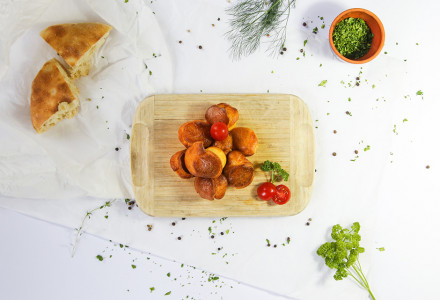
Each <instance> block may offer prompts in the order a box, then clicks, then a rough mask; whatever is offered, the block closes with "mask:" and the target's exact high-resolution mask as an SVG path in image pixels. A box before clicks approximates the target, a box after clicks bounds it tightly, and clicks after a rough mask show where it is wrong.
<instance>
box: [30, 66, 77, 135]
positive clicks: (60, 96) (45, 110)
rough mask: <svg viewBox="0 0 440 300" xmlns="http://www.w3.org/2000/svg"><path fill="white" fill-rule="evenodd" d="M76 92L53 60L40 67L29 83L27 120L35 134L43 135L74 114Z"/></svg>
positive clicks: (75, 88) (74, 87)
mask: <svg viewBox="0 0 440 300" xmlns="http://www.w3.org/2000/svg"><path fill="white" fill-rule="evenodd" d="M78 95H79V90H78V88H77V87H76V86H75V85H74V84H73V83H72V80H71V79H70V78H69V76H68V75H67V73H66V70H65V69H64V67H63V66H62V65H61V63H60V62H59V61H57V60H56V59H55V58H53V59H51V60H49V61H48V62H46V63H45V64H44V66H43V67H42V68H41V70H40V71H39V72H38V74H37V76H35V78H34V81H32V92H31V119H32V125H33V126H34V128H35V130H36V131H37V132H38V133H43V132H45V131H46V130H48V129H49V128H51V127H52V126H54V125H55V124H57V123H58V122H60V121H61V120H63V119H66V118H69V119H71V118H73V116H75V115H76V114H77V112H78V106H79V100H78Z"/></svg>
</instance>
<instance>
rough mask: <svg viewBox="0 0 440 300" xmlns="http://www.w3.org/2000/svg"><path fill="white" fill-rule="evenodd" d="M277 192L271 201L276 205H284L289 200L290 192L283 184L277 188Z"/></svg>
mask: <svg viewBox="0 0 440 300" xmlns="http://www.w3.org/2000/svg"><path fill="white" fill-rule="evenodd" d="M276 189H277V192H276V193H275V195H274V196H273V198H272V201H273V202H275V203H276V204H278V205H282V204H286V203H287V201H289V200H290V190H289V188H288V187H287V186H285V185H284V184H280V185H278V186H277V188H276Z"/></svg>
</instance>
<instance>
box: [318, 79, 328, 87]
mask: <svg viewBox="0 0 440 300" xmlns="http://www.w3.org/2000/svg"><path fill="white" fill-rule="evenodd" d="M326 83H327V80H323V81H321V83H320V84H318V86H325V84H326Z"/></svg>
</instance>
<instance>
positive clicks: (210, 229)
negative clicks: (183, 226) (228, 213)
mask: <svg viewBox="0 0 440 300" xmlns="http://www.w3.org/2000/svg"><path fill="white" fill-rule="evenodd" d="M208 231H209V234H211V233H212V228H211V226H210V227H208Z"/></svg>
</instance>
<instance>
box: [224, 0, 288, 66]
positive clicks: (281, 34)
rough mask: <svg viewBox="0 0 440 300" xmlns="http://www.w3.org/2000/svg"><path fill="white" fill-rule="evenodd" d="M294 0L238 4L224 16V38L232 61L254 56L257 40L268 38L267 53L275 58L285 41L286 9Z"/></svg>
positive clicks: (255, 0)
mask: <svg viewBox="0 0 440 300" xmlns="http://www.w3.org/2000/svg"><path fill="white" fill-rule="evenodd" d="M294 6H295V0H239V1H238V2H237V3H236V4H234V5H233V6H232V7H231V8H229V9H227V10H226V12H227V14H228V15H229V16H231V21H230V26H231V30H229V31H228V32H227V33H226V37H227V38H228V39H229V40H230V41H231V42H232V45H231V47H230V49H229V50H230V52H231V55H232V57H233V58H234V59H239V58H240V57H242V56H247V55H249V54H252V53H253V52H255V51H256V50H257V49H258V47H260V44H261V38H263V37H268V43H269V44H270V45H269V46H268V48H267V51H269V52H271V54H272V55H275V54H279V53H280V51H281V49H282V48H283V47H284V42H285V41H286V28H287V22H288V20H289V16H290V9H291V8H292V7H294Z"/></svg>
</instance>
